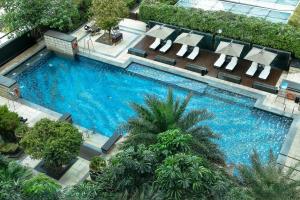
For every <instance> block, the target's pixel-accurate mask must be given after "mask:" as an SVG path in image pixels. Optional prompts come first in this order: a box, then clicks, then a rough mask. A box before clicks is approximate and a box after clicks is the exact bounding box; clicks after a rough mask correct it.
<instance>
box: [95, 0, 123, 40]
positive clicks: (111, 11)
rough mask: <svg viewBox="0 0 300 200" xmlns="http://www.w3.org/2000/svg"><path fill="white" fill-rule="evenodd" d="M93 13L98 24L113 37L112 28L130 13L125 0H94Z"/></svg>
mask: <svg viewBox="0 0 300 200" xmlns="http://www.w3.org/2000/svg"><path fill="white" fill-rule="evenodd" d="M91 14H92V19H93V20H95V23H96V25H97V26H98V27H99V28H101V29H103V30H106V31H108V34H109V37H111V30H112V28H113V27H115V26H117V25H118V23H119V22H120V20H121V19H122V18H124V17H126V16H127V15H128V8H127V6H126V3H125V1H123V0H122V1H121V0H93V2H92V7H91Z"/></svg>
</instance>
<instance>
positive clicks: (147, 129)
mask: <svg viewBox="0 0 300 200" xmlns="http://www.w3.org/2000/svg"><path fill="white" fill-rule="evenodd" d="M191 98H192V94H189V95H188V96H187V97H186V98H185V99H183V100H180V99H176V98H175V97H174V94H173V91H172V90H171V89H170V90H169V92H168V96H167V98H166V99H165V100H163V99H159V98H158V97H157V96H154V95H148V96H146V97H145V103H146V105H140V104H137V103H132V104H131V107H132V109H133V110H134V111H135V113H136V116H135V117H133V118H131V119H129V120H128V122H127V123H126V124H125V125H124V129H125V130H126V131H127V132H128V133H129V136H128V138H127V140H126V141H125V143H124V144H125V145H124V146H125V147H127V146H135V145H138V144H145V145H151V144H154V143H156V142H157V136H158V134H159V133H162V132H165V131H168V130H170V129H178V130H180V131H181V132H182V133H183V134H190V135H191V136H192V137H193V139H192V144H193V145H192V146H191V149H192V150H193V151H195V152H197V153H198V154H200V155H201V156H204V157H206V158H208V159H209V160H211V161H213V162H216V163H219V164H224V158H223V153H222V152H221V151H220V150H219V148H218V146H217V145H216V144H215V143H214V142H213V140H216V139H217V138H218V135H216V134H215V133H213V131H212V130H211V129H210V128H209V127H207V126H205V125H202V124H201V122H203V121H205V120H211V119H213V115H212V114H211V113H209V112H207V110H205V109H196V110H190V111H187V106H188V104H189V102H190V100H191Z"/></svg>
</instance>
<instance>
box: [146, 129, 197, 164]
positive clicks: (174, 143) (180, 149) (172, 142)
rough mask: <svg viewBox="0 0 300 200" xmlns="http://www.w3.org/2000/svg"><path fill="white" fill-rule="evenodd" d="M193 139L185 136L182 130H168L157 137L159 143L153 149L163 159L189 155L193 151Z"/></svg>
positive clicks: (187, 135)
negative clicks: (177, 155)
mask: <svg viewBox="0 0 300 200" xmlns="http://www.w3.org/2000/svg"><path fill="white" fill-rule="evenodd" d="M192 139H193V137H192V136H191V135H190V134H183V133H182V132H181V131H180V130H178V129H175V130H168V131H166V132H164V133H160V134H158V136H157V143H156V144H154V145H151V147H150V148H151V149H152V150H153V151H154V152H156V153H157V154H158V155H160V156H162V157H163V159H164V158H166V157H168V156H170V155H174V154H176V153H187V152H189V151H190V150H191V146H192Z"/></svg>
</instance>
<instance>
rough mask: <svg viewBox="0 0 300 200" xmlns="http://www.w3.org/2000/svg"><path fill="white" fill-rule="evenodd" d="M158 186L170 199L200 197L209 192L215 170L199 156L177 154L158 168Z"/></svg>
mask: <svg viewBox="0 0 300 200" xmlns="http://www.w3.org/2000/svg"><path fill="white" fill-rule="evenodd" d="M155 173H156V181H155V183H156V184H157V186H158V187H159V188H160V189H161V190H162V191H164V192H165V193H166V194H167V197H168V198H169V199H175V200H179V199H200V197H202V198H203V197H205V196H207V195H208V194H209V188H210V186H211V185H213V183H214V181H215V180H214V177H213V172H212V171H211V170H209V169H208V168H207V167H206V166H204V163H203V160H202V159H201V158H199V157H197V156H191V155H185V154H176V155H174V156H170V157H168V158H166V160H165V161H164V163H163V164H162V165H161V166H159V167H158V168H157V170H156V172H155Z"/></svg>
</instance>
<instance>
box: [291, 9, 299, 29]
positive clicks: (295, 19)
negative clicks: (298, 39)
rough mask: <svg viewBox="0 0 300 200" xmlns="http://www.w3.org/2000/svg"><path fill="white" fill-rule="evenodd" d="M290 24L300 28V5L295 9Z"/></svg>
mask: <svg viewBox="0 0 300 200" xmlns="http://www.w3.org/2000/svg"><path fill="white" fill-rule="evenodd" d="M289 24H290V25H292V26H295V27H297V28H300V4H299V5H298V6H297V8H296V9H295V11H294V13H293V15H292V16H291V17H290V19H289Z"/></svg>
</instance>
